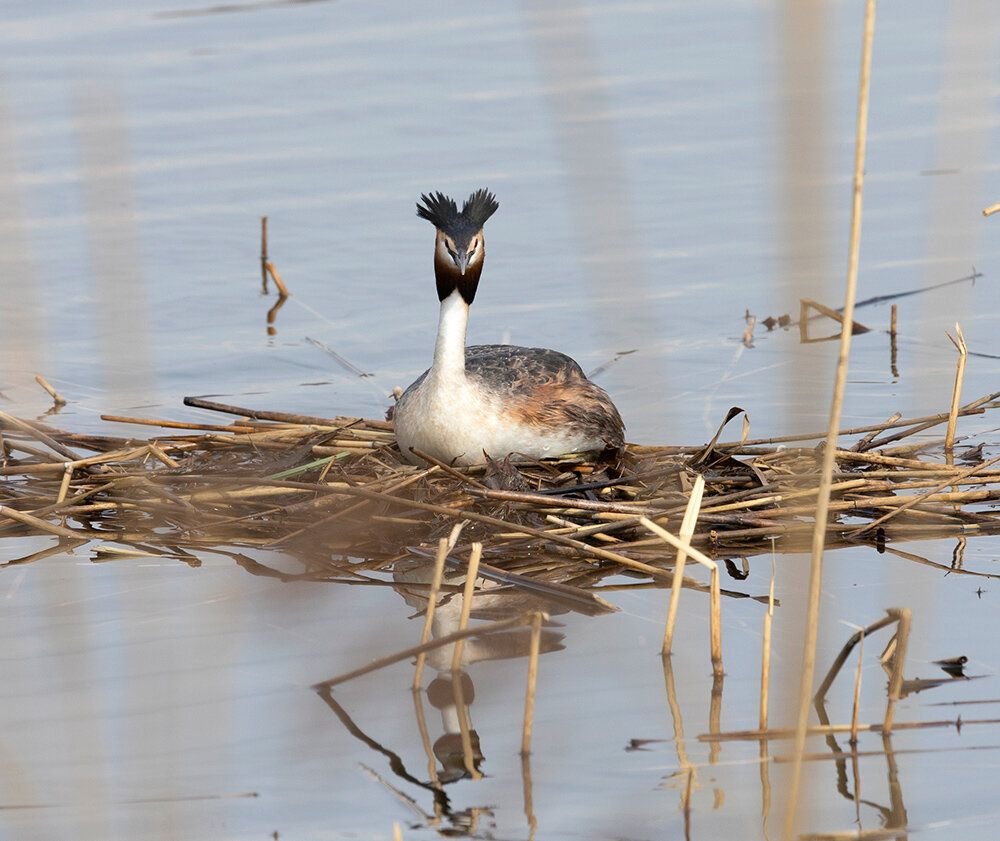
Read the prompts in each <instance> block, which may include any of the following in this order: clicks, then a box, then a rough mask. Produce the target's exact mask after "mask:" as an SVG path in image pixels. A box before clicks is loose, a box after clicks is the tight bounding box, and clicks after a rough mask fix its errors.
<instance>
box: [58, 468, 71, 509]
mask: <svg viewBox="0 0 1000 841" xmlns="http://www.w3.org/2000/svg"><path fill="white" fill-rule="evenodd" d="M72 480H73V466H72V465H69V464H67V465H66V469H65V470H63V475H62V481H61V482H60V483H59V493H58V494H56V505H59V504H60V503H61V502H63V501H64V500H65V499H66V493H67V492H68V491H69V483H70V482H71V481H72Z"/></svg>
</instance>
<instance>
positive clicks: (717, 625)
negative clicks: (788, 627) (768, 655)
mask: <svg viewBox="0 0 1000 841" xmlns="http://www.w3.org/2000/svg"><path fill="white" fill-rule="evenodd" d="M700 478H701V477H700V476H699V479H700ZM639 524H640V525H641V526H642V527H643V528H644V529H646V530H647V531H651V532H652V533H653V534H655V535H656V536H657V537H659V538H660V539H662V540H664V541H666V542H667V543H669V544H670V545H671V546H673V547H674V548H675V549H683V550H684V551H686V552H687V554H688V555H690V556H691V560H693V561H697V562H698V563H699V564H701V565H702V566H703V567H707V568H708V569H709V570H711V572H712V578H711V582H710V584H709V625H710V637H711V653H712V671H713V673H714V674H716V675H720V674H722V592H721V585H720V584H719V565H718V564H717V563H716V562H715V561H713V560H712V559H711V558H709V557H707V556H706V555H704V554H703V553H702V552H699V551H698V550H697V549H695V548H694V547H693V546H691V544H690V543H687V542H685V541H683V540H681V539H680V538H678V537H675V536H674V535H672V534H671V533H670V532H668V531H667V530H666V529H665V528H663V527H662V526H660V525H658V524H657V523H654V522H653V521H652V520H650V519H649V518H648V517H640V518H639ZM674 575H675V576H676V575H677V573H676V571H675V572H674ZM674 580H676V577H675V579H674Z"/></svg>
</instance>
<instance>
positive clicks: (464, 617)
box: [451, 541, 483, 672]
mask: <svg viewBox="0 0 1000 841" xmlns="http://www.w3.org/2000/svg"><path fill="white" fill-rule="evenodd" d="M482 556H483V544H482V543H479V542H478V541H477V542H475V543H473V544H472V551H471V552H470V553H469V566H468V568H467V569H466V572H465V587H464V588H463V590H462V613H461V615H460V616H459V619H458V630H459V631H464V630H465V629H466V626H468V624H469V614H470V613H471V612H472V598H473V596H474V595H475V592H476V576H477V575H478V574H479V561H480V559H481V558H482ZM464 649H465V637H462V638H460V639H459V640H458V641H457V642H456V643H455V651H454V653H453V654H452V657H451V670H452V671H453V672H457V671H458V670H459V669H460V668H461V667H462V652H463V651H464Z"/></svg>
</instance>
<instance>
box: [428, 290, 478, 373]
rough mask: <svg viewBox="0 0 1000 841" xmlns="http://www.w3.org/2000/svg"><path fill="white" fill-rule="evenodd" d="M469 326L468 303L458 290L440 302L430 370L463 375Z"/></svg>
mask: <svg viewBox="0 0 1000 841" xmlns="http://www.w3.org/2000/svg"><path fill="white" fill-rule="evenodd" d="M468 326H469V305H468V304H467V303H465V301H464V300H463V299H462V296H461V295H460V294H459V293H458V290H457V289H456V290H454V291H453V292H452V293H451V294H450V295H449V296H448V297H447V298H445V299H444V300H443V301H442V302H441V315H440V317H439V320H438V335H437V344H436V345H435V346H434V364H433V366H431V371H432V372H433V373H436V374H437V375H438V376H442V375H443V376H454V375H458V376H462V377H464V376H465V330H466V328H467V327H468Z"/></svg>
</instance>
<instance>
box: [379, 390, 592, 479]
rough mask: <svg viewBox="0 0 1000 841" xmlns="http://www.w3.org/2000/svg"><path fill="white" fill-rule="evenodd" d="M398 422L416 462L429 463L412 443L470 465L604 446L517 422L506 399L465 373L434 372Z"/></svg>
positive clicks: (403, 445) (399, 436) (404, 447)
mask: <svg viewBox="0 0 1000 841" xmlns="http://www.w3.org/2000/svg"><path fill="white" fill-rule="evenodd" d="M394 422H395V427H396V440H397V441H398V442H399V448H400V450H401V451H402V453H403V456H404V457H405V458H407V460H409V461H410V462H412V463H413V464H422V463H423V462H422V461H421V459H420V458H419V457H418V456H414V455H413V454H412V453H411V452H410V447H414V448H416V449H418V450H420V451H421V452H424V453H427V454H428V455H431V456H434V457H435V458H437V459H440V460H441V461H444V462H447V463H449V464H459V465H467V464H482V463H484V462H485V460H486V458H485V455H484V452H485V453H486V454H487V455H489V456H490V457H492V458H503V457H504V456H507V455H510V454H511V453H519V454H523V455H525V456H528V457H531V458H547V457H553V456H558V455H561V454H563V453H569V452H575V451H579V450H584V449H600V448H601V447H602V446H603V444H601V443H599V442H598V443H597V444H596V445H595V443H594V442H593V441H585V440H583V439H582V438H581V436H580V435H579V433H574V432H572V431H570V430H560V429H551V428H543V427H537V426H527V425H525V424H519V423H512V422H511V421H510V416H509V415H507V416H505V415H504V412H503V405H502V403H501V402H500V401H499V400H497V399H495V398H494V397H493V396H491V395H490V394H489V393H486V392H484V391H483V390H482V389H480V388H479V387H477V386H476V384H475V383H474V382H470V381H469V380H467V379H466V378H465V376H464V375H463V376H461V377H440V376H437V375H436V373H435V372H434V371H431V373H430V374H428V376H427V377H426V378H425V379H424V381H423V382H422V383H421V384H420V385H419V386H418V387H417V388H416V389H415V390H414V391H412V392H410V394H408V395H407V398H406V399H405V400H403V401H401V402H400V403H399V405H398V406H397V408H396V413H395V418H394Z"/></svg>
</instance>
